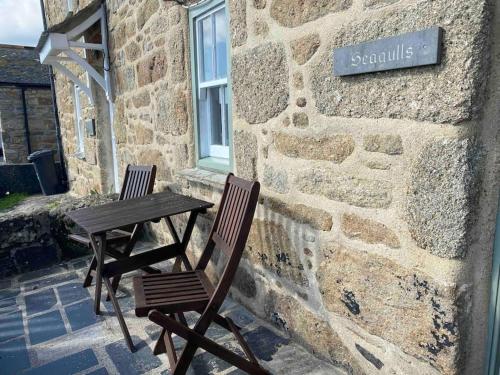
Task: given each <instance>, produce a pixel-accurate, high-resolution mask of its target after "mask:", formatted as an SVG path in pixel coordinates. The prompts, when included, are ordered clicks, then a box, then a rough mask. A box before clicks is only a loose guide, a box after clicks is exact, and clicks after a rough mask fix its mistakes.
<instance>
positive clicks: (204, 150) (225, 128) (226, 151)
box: [193, 3, 230, 165]
mask: <svg viewBox="0 0 500 375" xmlns="http://www.w3.org/2000/svg"><path fill="white" fill-rule="evenodd" d="M221 9H224V11H225V12H226V27H227V7H226V5H225V4H224V3H222V4H219V5H216V6H214V7H213V8H211V9H209V10H208V11H206V12H204V13H203V14H200V15H198V16H196V17H195V18H194V33H193V34H194V37H195V40H194V44H195V48H196V55H197V69H196V77H194V78H195V82H196V88H197V93H196V94H197V95H196V101H197V103H196V104H197V106H196V107H197V109H198V130H199V135H198V141H199V157H200V158H201V159H203V158H207V157H208V158H217V159H219V162H222V163H224V164H227V165H229V155H230V145H229V143H230V135H229V134H228V133H229V129H230V127H229V124H227V123H226V121H229V116H227V120H226V105H228V101H229V98H228V78H227V76H228V73H229V69H230V67H229V64H226V77H225V78H220V79H217V78H216V79H212V80H210V81H202V80H201V77H202V76H203V53H202V48H203V42H202V29H201V27H200V24H201V22H202V21H203V20H206V19H207V18H209V17H210V18H211V23H212V41H215V32H216V27H215V17H214V15H215V13H217V12H219V11H220V10H221ZM226 30H227V29H226ZM229 43H230V40H229V33H228V32H227V31H226V61H227V54H228V52H229ZM211 57H212V69H213V76H214V77H217V46H216V43H213V51H212V56H211ZM217 87H218V88H219V103H220V105H221V121H222V124H221V129H222V145H216V144H213V143H212V124H210V123H207V122H202V121H201V120H200V118H201V117H202V116H201V115H200V114H201V105H200V101H201V100H210V99H209V98H207V95H210V90H209V89H212V88H217ZM210 109H211V106H209V105H207V106H206V111H207V113H205V116H204V117H205V118H206V119H211V118H212V116H211V113H210Z"/></svg>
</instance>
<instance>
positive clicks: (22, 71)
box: [0, 45, 50, 85]
mask: <svg viewBox="0 0 500 375" xmlns="http://www.w3.org/2000/svg"><path fill="white" fill-rule="evenodd" d="M0 82H8V83H17V84H20V83H21V84H36V85H39V84H44V85H49V84H50V79H49V68H48V67H47V66H45V65H42V64H40V61H39V60H38V54H37V53H36V52H35V49H34V48H32V47H19V46H6V45H0Z"/></svg>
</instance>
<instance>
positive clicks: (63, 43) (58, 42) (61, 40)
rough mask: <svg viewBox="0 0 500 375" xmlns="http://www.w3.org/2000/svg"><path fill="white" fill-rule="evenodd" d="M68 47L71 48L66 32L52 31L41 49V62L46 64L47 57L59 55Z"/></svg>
mask: <svg viewBox="0 0 500 375" xmlns="http://www.w3.org/2000/svg"><path fill="white" fill-rule="evenodd" d="M67 49H69V43H68V38H67V37H66V34H59V33H50V34H49V35H48V37H47V40H46V41H45V44H44V45H43V47H42V49H41V50H40V62H41V63H42V64H44V63H45V60H46V59H47V57H49V56H57V55H58V54H59V53H61V51H64V50H67Z"/></svg>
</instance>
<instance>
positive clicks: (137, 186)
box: [68, 164, 157, 299]
mask: <svg viewBox="0 0 500 375" xmlns="http://www.w3.org/2000/svg"><path fill="white" fill-rule="evenodd" d="M155 178H156V165H144V166H143V165H130V164H129V165H127V169H126V170H125V176H124V177H123V184H122V189H121V192H120V196H119V197H118V200H125V199H133V198H139V197H142V196H144V195H147V194H151V193H152V192H153V187H154V184H155ZM141 228H142V226H141V225H135V226H134V227H132V228H124V229H116V230H112V231H110V232H108V233H106V255H108V256H111V257H112V258H115V259H122V258H127V257H129V256H130V253H131V252H132V249H133V247H134V245H135V241H133V240H132V239H133V238H136V236H135V235H133V234H134V233H138V232H139V231H140V229H141ZM68 237H69V238H71V239H72V240H74V241H76V242H79V243H81V244H83V245H85V246H88V247H91V241H90V238H89V237H88V236H86V235H85V234H71V235H69V236H68ZM96 267H97V260H96V258H95V256H94V257H93V259H92V262H91V263H90V266H89V269H88V271H87V276H86V277H85V281H84V282H83V287H84V288H87V287H89V286H90V284H91V283H92V273H93V272H94V271H95V269H96ZM145 271H148V272H157V271H156V270H155V269H152V268H151V267H146V269H145ZM120 279H121V276H116V277H114V278H113V281H112V286H113V290H114V291H115V292H116V289H117V288H118V284H119V283H120ZM108 299H109V296H108Z"/></svg>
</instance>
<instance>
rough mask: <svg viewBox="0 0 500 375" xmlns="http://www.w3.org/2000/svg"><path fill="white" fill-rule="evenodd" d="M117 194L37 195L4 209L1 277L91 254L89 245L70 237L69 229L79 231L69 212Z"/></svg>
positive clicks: (0, 236)
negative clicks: (7, 209) (69, 216)
mask: <svg viewBox="0 0 500 375" xmlns="http://www.w3.org/2000/svg"><path fill="white" fill-rule="evenodd" d="M114 198H116V197H114V196H101V195H90V196H87V197H84V198H75V197H71V196H69V195H56V196H50V197H44V196H33V197H30V198H27V199H26V200H25V201H23V202H22V203H20V204H19V205H18V206H16V207H14V208H13V209H11V210H9V211H3V212H0V279H1V278H4V277H7V276H10V275H13V274H17V273H23V272H28V271H33V270H36V269H39V268H43V267H46V266H49V265H51V264H54V263H58V262H60V261H61V260H64V259H70V258H74V257H78V256H81V255H83V254H89V253H90V250H89V249H88V248H86V247H84V246H81V245H79V244H77V243H75V242H72V241H70V240H68V238H67V235H68V234H69V233H75V232H79V231H78V228H76V227H75V225H74V223H72V222H71V221H70V220H69V219H68V218H67V217H66V216H65V214H66V213H67V212H69V211H72V210H75V209H77V208H83V207H88V206H93V205H99V204H102V203H105V202H110V201H111V200H112V199H114Z"/></svg>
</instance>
